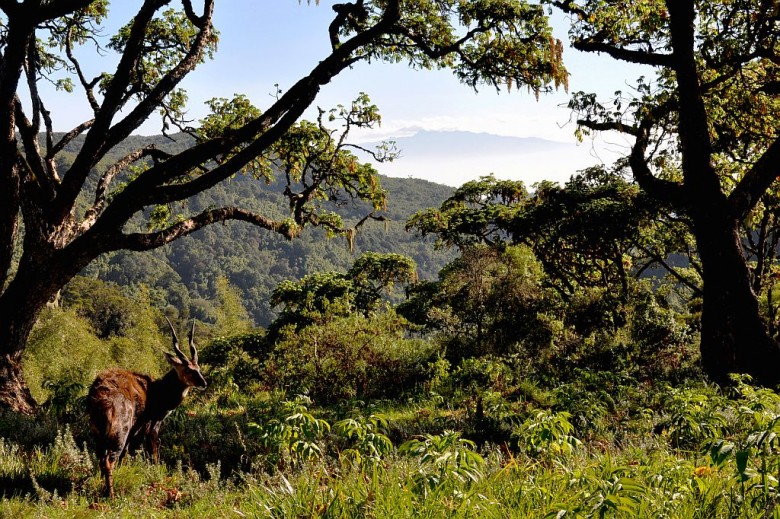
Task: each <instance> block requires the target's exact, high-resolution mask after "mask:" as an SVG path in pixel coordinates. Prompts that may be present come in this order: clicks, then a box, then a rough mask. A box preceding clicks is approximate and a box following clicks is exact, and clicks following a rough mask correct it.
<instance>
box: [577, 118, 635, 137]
mask: <svg viewBox="0 0 780 519" xmlns="http://www.w3.org/2000/svg"><path fill="white" fill-rule="evenodd" d="M577 125H578V126H584V127H585V128H589V129H591V130H594V131H597V132H609V131H615V132H620V133H626V134H628V135H633V136H634V137H639V133H640V131H639V128H637V127H636V126H628V125H625V124H623V123H621V122H620V121H591V120H590V119H577Z"/></svg>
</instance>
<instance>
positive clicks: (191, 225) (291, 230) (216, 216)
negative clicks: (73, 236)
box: [109, 207, 296, 251]
mask: <svg viewBox="0 0 780 519" xmlns="http://www.w3.org/2000/svg"><path fill="white" fill-rule="evenodd" d="M227 220H239V221H243V222H248V223H251V224H253V225H256V226H258V227H262V228H263V229H267V230H269V231H272V232H275V233H278V234H281V235H282V236H284V237H286V238H287V239H292V238H294V237H295V233H296V229H295V227H291V226H289V225H286V224H285V222H280V221H277V220H272V219H270V218H267V217H265V216H262V215H259V214H257V213H252V212H250V211H246V210H244V209H240V208H238V207H222V208H218V209H210V210H207V211H204V212H202V213H200V214H198V215H196V216H193V217H191V218H187V219H186V220H183V221H180V222H177V223H175V224H173V225H171V226H170V227H168V228H166V229H163V230H161V231H157V232H153V233H133V234H125V235H122V236H120V237H114V238H113V243H111V244H110V248H109V250H119V249H130V250H135V251H145V250H151V249H155V248H157V247H160V246H162V245H165V244H166V243H170V242H172V241H174V240H176V239H178V238H181V237H182V236H186V235H188V234H192V233H193V232H195V231H197V230H198V229H201V228H203V227H205V226H207V225H211V224H213V223H218V222H225V221H227Z"/></svg>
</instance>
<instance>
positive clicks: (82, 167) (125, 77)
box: [52, 0, 167, 220]
mask: <svg viewBox="0 0 780 519" xmlns="http://www.w3.org/2000/svg"><path fill="white" fill-rule="evenodd" d="M166 3H167V0H145V1H144V3H143V5H142V6H141V8H140V9H139V10H138V12H137V13H136V15H135V17H134V18H133V24H132V27H131V29H130V35H129V37H128V39H127V42H126V44H125V48H124V52H123V53H122V57H121V58H120V60H119V64H118V65H117V69H116V72H115V73H114V75H113V77H112V79H111V82H110V83H109V84H108V86H107V88H106V91H105V93H104V95H103V103H102V105H101V107H100V110H99V111H98V113H97V114H96V115H95V122H94V123H93V125H92V127H91V128H90V131H89V132H88V133H87V136H86V138H85V139H84V144H83V145H82V147H81V151H80V152H79V154H78V155H77V156H76V160H74V161H73V164H72V165H71V167H70V169H69V170H68V172H67V174H66V175H65V178H64V179H63V182H62V184H61V185H60V189H59V193H58V197H57V198H58V200H57V203H56V205H55V207H53V208H52V213H53V214H52V218H53V219H54V220H59V219H61V218H62V217H63V216H64V215H65V214H67V213H69V212H70V209H71V207H72V206H73V203H74V202H75V200H76V197H77V196H78V193H79V191H80V190H81V187H82V186H83V185H84V181H85V180H86V178H87V176H88V175H89V171H90V170H91V168H92V166H94V165H95V164H96V163H97V162H98V161H99V160H100V159H101V158H102V157H103V156H104V155H105V153H106V152H107V151H108V149H109V147H108V146H107V135H108V133H109V130H110V128H111V122H112V121H113V118H114V115H115V114H116V112H117V111H118V110H119V109H120V108H121V106H122V104H123V103H124V102H125V93H126V90H127V86H128V85H130V84H131V79H132V75H133V73H134V69H135V65H136V64H137V62H138V60H139V59H140V56H141V54H142V48H143V42H144V39H145V38H146V30H147V28H148V26H149V24H150V23H151V21H152V19H153V17H154V14H155V13H156V12H157V10H158V9H160V8H161V7H162V6H163V5H165V4H166ZM125 120H127V118H125ZM131 131H132V130H131Z"/></svg>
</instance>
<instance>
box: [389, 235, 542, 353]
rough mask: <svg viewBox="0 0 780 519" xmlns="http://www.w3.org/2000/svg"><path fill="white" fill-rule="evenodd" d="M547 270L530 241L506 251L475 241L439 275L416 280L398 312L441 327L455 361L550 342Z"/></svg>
mask: <svg viewBox="0 0 780 519" xmlns="http://www.w3.org/2000/svg"><path fill="white" fill-rule="evenodd" d="M542 274H543V273H542V269H541V266H540V265H539V263H538V262H537V261H536V258H534V256H533V253H532V252H531V251H530V249H528V248H527V247H525V246H510V247H507V248H505V249H504V250H503V251H499V250H497V249H496V248H493V247H488V246H484V245H481V246H477V245H475V246H471V247H467V248H465V249H464V250H463V253H462V255H461V256H460V257H459V258H456V259H455V260H454V261H452V262H451V263H449V264H448V265H447V266H446V267H445V268H443V269H442V271H441V272H440V273H439V280H438V281H436V282H427V283H420V284H417V285H413V286H411V287H410V288H409V290H408V293H409V299H408V300H407V301H405V302H403V303H401V304H400V305H399V306H398V313H400V314H401V315H403V316H404V317H406V318H407V319H409V320H410V321H411V322H413V323H415V324H419V325H422V326H424V327H425V328H426V329H428V330H433V331H436V332H438V334H439V337H440V339H441V340H442V342H443V343H444V344H445V345H446V347H447V357H448V358H449V359H450V360H452V361H455V362H457V361H459V360H461V359H463V358H467V357H474V356H481V355H487V354H498V355H502V354H507V353H510V352H513V351H514V350H515V349H516V348H517V346H518V344H519V343H522V344H523V346H525V347H526V349H527V350H528V351H530V352H533V353H536V352H538V350H539V348H541V347H543V346H549V343H550V339H551V336H552V335H551V332H550V330H549V329H548V327H547V326H546V323H545V311H546V310H547V309H548V308H545V306H546V305H548V304H549V303H548V302H546V301H545V293H544V290H543V289H542V287H541V282H542Z"/></svg>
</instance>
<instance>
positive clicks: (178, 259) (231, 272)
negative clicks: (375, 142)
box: [63, 134, 452, 326]
mask: <svg viewBox="0 0 780 519" xmlns="http://www.w3.org/2000/svg"><path fill="white" fill-rule="evenodd" d="M173 138H174V139H175V140H171V139H169V138H167V137H164V136H161V135H159V136H152V137H141V136H133V137H131V138H130V139H128V140H127V141H126V142H124V143H123V144H122V145H121V146H118V147H117V149H115V150H113V152H112V153H111V156H110V157H109V159H108V160H107V161H106V162H107V163H113V162H115V161H116V160H119V159H120V158H121V157H123V156H125V155H126V154H127V153H129V152H130V151H131V150H134V149H139V148H142V147H144V146H147V145H150V144H154V145H155V146H157V147H159V148H160V149H165V150H166V151H170V152H174V151H180V150H182V149H185V148H186V147H187V146H188V145H189V143H190V142H191V141H190V139H189V138H188V137H187V136H184V135H182V134H178V135H175V136H174V137H173ZM80 144H81V140H75V141H74V142H73V143H71V144H70V145H69V149H66V152H69V153H68V154H66V155H65V158H66V160H67V158H68V157H69V156H75V152H76V151H77V150H78V147H79V146H80ZM63 166H64V164H63ZM95 181H96V179H95ZM381 182H382V186H383V188H384V189H385V190H386V191H387V211H385V212H383V213H382V214H381V216H383V217H385V218H387V221H386V222H384V223H381V222H374V221H369V222H367V223H366V224H365V225H364V226H362V227H361V228H360V230H359V232H358V234H357V237H356V239H355V241H354V247H353V248H352V250H350V247H349V244H348V243H347V242H346V240H344V239H343V238H335V239H328V238H327V237H326V235H325V232H324V231H322V230H318V229H307V230H306V231H305V232H304V233H303V235H302V236H301V237H299V238H296V239H294V240H292V241H287V240H285V239H284V238H283V237H281V236H279V235H277V234H273V233H269V232H268V231H266V230H264V229H259V228H257V227H255V226H252V225H250V224H246V223H242V222H228V223H226V224H225V225H218V226H210V227H208V228H206V229H202V230H200V231H198V232H196V233H195V234H193V235H192V236H189V237H186V238H184V239H182V240H179V241H176V242H174V243H172V244H170V245H167V246H165V247H162V248H160V249H157V250H154V251H150V252H144V253H134V252H126V251H123V252H119V253H115V254H110V255H106V256H103V257H101V258H99V259H98V260H97V261H95V262H93V263H92V264H91V265H90V266H89V267H88V268H87V269H86V271H85V272H84V275H86V276H90V277H96V278H100V279H102V280H106V281H111V282H115V283H117V284H118V285H120V286H123V287H126V288H127V290H128V291H129V292H131V293H134V292H137V290H138V288H139V287H140V286H141V285H146V286H148V287H149V288H150V289H151V294H152V297H153V301H154V304H155V305H156V306H158V307H165V306H171V307H172V308H176V309H177V310H179V311H181V312H184V313H189V315H191V316H192V317H195V318H197V319H199V320H202V321H206V322H212V321H213V318H214V316H213V312H214V309H213V305H212V301H213V300H214V294H215V285H216V280H217V279H219V278H220V277H226V278H227V279H228V280H229V281H230V283H231V284H232V285H234V286H235V287H237V288H238V289H239V290H240V291H241V295H242V299H243V300H244V304H245V306H246V308H247V310H248V311H249V312H250V315H251V316H252V318H253V319H254V321H255V324H257V325H258V326H265V325H267V324H268V323H269V322H270V321H271V320H272V319H273V317H274V312H273V309H271V308H270V307H269V302H268V301H269V298H270V294H271V291H273V289H274V288H275V287H276V285H278V284H279V282H280V281H282V280H285V279H299V278H301V277H303V276H304V275H306V274H310V273H313V272H323V271H341V270H346V269H347V268H349V266H350V265H351V264H352V262H353V261H354V260H355V258H357V257H358V256H359V255H360V254H361V253H362V252H364V251H374V252H394V253H398V254H404V255H406V256H410V257H411V258H413V259H414V260H415V261H416V262H417V266H418V269H419V271H418V274H419V276H420V278H421V279H434V278H435V277H436V275H437V273H438V271H439V269H441V267H442V266H443V265H444V264H445V263H446V262H447V261H448V260H449V259H451V258H452V254H451V253H448V252H445V251H436V250H434V247H433V241H432V240H420V239H419V237H414V236H413V235H411V234H409V233H407V232H406V231H405V230H404V224H405V222H406V220H407V219H408V218H409V217H410V216H411V215H412V214H414V213H415V212H417V211H420V210H422V209H425V208H428V207H435V206H438V205H439V204H440V203H441V202H442V201H443V200H444V199H445V198H447V197H448V196H449V195H450V194H451V193H452V189H451V188H449V187H447V186H443V185H439V184H434V183H431V182H427V181H424V180H417V179H412V178H403V179H402V178H389V177H382V178H381ZM282 189H283V185H282V184H281V183H275V184H270V185H264V184H262V183H259V182H257V181H256V180H253V179H249V178H247V177H244V176H241V175H237V176H236V177H234V178H233V179H232V180H231V181H230V182H227V183H225V184H222V185H219V186H217V187H215V188H214V189H212V190H210V191H208V192H206V193H202V194H200V195H198V196H197V197H196V198H194V199H193V201H192V202H191V206H190V207H184V206H182V207H181V212H182V213H193V212H198V211H201V210H203V209H205V208H208V207H220V206H224V205H235V206H239V207H248V208H251V209H255V210H257V211H259V212H262V213H264V214H272V215H276V216H280V217H283V216H284V215H285V210H286V207H287V199H286V198H284V196H283V195H282ZM86 202H87V201H84V205H85V206H86ZM340 210H341V211H342V213H343V214H345V215H346V217H347V222H348V223H352V224H354V223H355V222H356V221H358V220H359V219H361V218H362V217H363V216H365V215H366V214H367V213H368V212H370V209H369V207H368V205H367V204H359V205H358V204H356V205H354V206H352V207H343V208H340Z"/></svg>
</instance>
